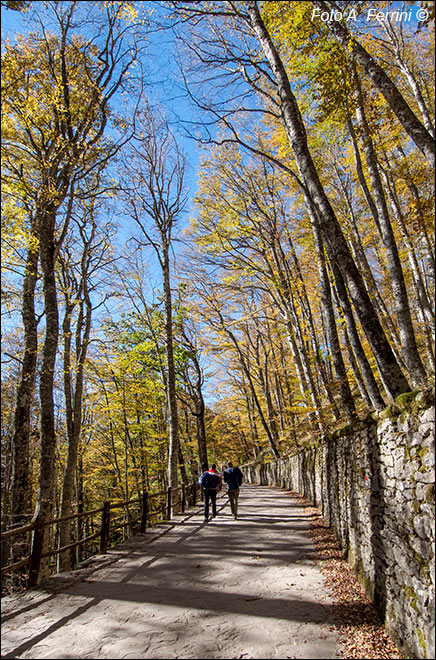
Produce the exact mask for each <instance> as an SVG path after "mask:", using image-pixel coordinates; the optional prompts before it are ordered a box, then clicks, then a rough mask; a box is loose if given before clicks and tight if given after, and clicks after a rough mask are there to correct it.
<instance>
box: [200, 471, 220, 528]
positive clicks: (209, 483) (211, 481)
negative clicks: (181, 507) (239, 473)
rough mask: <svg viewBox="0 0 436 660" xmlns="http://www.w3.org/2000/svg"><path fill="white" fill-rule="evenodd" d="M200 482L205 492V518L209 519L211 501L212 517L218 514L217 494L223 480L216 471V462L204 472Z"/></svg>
mask: <svg viewBox="0 0 436 660" xmlns="http://www.w3.org/2000/svg"><path fill="white" fill-rule="evenodd" d="M198 483H199V484H200V486H202V487H203V493H204V520H205V521H206V522H207V521H208V520H209V502H211V503H212V518H215V516H216V494H217V491H218V490H220V488H221V484H222V480H221V476H220V475H219V474H218V472H217V471H216V465H215V463H212V465H211V466H210V469H209V470H206V472H203V474H202V475H201V476H200V478H199V480H198Z"/></svg>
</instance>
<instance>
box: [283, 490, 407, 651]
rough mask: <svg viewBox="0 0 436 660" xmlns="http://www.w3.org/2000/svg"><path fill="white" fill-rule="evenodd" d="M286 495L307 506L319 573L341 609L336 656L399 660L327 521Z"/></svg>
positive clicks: (314, 509) (394, 647)
mask: <svg viewBox="0 0 436 660" xmlns="http://www.w3.org/2000/svg"><path fill="white" fill-rule="evenodd" d="M289 494H290V495H292V497H295V498H296V499H298V500H299V501H300V502H301V503H302V504H304V505H305V507H306V513H307V514H308V515H309V518H310V530H309V531H310V536H311V538H312V542H313V544H314V545H315V547H316V550H317V552H318V555H319V556H320V558H321V559H322V560H323V561H322V565H321V566H320V571H321V573H322V574H323V576H324V579H325V583H326V587H327V590H328V592H329V594H330V596H331V597H332V598H333V599H334V601H335V602H336V605H338V606H340V607H341V609H342V610H343V612H342V614H341V616H340V620H341V621H340V623H339V624H337V625H336V628H337V629H339V639H340V643H341V646H342V650H341V651H340V652H339V653H338V657H339V658H347V659H349V660H355V659H358V658H360V659H365V660H376V659H379V660H391V659H399V660H402V659H403V658H404V657H405V656H403V655H402V654H401V653H400V651H399V650H398V648H397V647H396V646H395V644H394V642H393V641H392V639H391V638H390V636H389V634H388V632H387V631H386V629H385V627H384V624H383V621H382V619H381V617H380V615H379V614H378V612H377V610H376V609H375V606H374V604H373V603H372V601H371V599H370V598H368V596H367V595H366V593H365V590H364V588H363V586H362V584H361V583H360V581H359V579H358V578H357V576H356V575H355V574H354V573H353V570H352V568H351V566H350V565H349V564H348V562H347V561H346V559H345V558H344V555H343V552H342V550H341V548H340V545H339V542H338V541H337V539H336V537H335V536H334V534H333V532H332V530H331V528H330V526H329V524H328V523H327V521H326V520H325V519H324V518H323V517H322V515H321V513H320V511H319V510H318V509H316V508H315V507H314V506H313V504H311V502H310V501H309V500H308V499H306V498H304V497H303V496H302V495H300V494H299V493H295V492H289Z"/></svg>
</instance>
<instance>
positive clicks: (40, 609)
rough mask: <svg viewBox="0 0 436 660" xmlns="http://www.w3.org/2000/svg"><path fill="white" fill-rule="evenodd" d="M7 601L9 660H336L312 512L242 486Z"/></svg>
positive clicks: (284, 497) (273, 493) (331, 605)
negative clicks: (234, 512)
mask: <svg viewBox="0 0 436 660" xmlns="http://www.w3.org/2000/svg"><path fill="white" fill-rule="evenodd" d="M239 510H240V516H239V517H238V519H237V520H234V519H233V517H232V516H231V513H230V507H229V505H228V501H227V497H226V496H225V495H222V497H220V498H219V499H218V516H217V517H216V518H215V519H214V520H212V521H210V522H209V523H205V522H204V521H203V515H202V509H201V506H197V507H195V508H193V509H190V510H189V511H187V512H186V513H185V514H183V515H179V516H176V517H175V518H174V519H173V520H171V521H169V522H166V523H162V524H160V525H158V526H156V527H153V528H152V529H148V530H147V531H146V533H145V534H142V535H138V536H135V537H133V538H131V539H128V540H127V541H124V542H123V543H120V544H118V545H117V546H116V547H114V548H113V549H111V550H109V551H108V553H107V554H105V555H98V556H97V557H94V558H93V559H91V560H89V561H88V562H86V563H85V564H84V565H82V566H81V567H79V568H78V569H77V570H74V571H71V572H68V573H61V574H59V575H57V576H54V577H52V578H50V579H49V580H46V581H45V582H44V583H42V584H41V585H39V587H38V588H37V589H34V590H31V591H28V592H23V593H21V594H17V595H13V596H7V597H5V598H3V599H2V658H5V659H6V658H35V659H36V658H92V659H97V658H105V659H112V658H132V659H133V658H135V659H140V658H154V659H157V658H167V659H170V658H187V659H200V658H205V659H206V658H244V659H250V658H263V659H266V658H313V659H315V658H336V657H340V656H341V654H342V650H341V643H340V641H339V626H340V621H341V617H342V615H343V608H344V607H345V606H344V605H343V604H342V605H338V604H336V602H335V601H333V600H332V597H331V596H330V595H329V592H328V589H327V587H326V583H325V578H324V576H323V574H322V572H321V570H320V567H321V561H320V559H319V556H318V555H317V551H316V549H315V546H314V545H313V543H312V540H311V537H310V535H309V528H310V520H311V516H310V514H309V512H308V509H307V504H305V503H304V502H303V501H301V500H299V499H298V498H296V497H292V496H291V495H290V494H289V493H287V492H285V491H283V490H281V489H277V488H271V487H266V486H253V485H244V486H243V487H242V489H241V495H240V505H239Z"/></svg>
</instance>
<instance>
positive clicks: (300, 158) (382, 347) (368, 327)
mask: <svg viewBox="0 0 436 660" xmlns="http://www.w3.org/2000/svg"><path fill="white" fill-rule="evenodd" d="M247 11H248V14H249V16H250V18H251V21H252V26H253V29H254V30H255V32H256V34H257V36H258V38H259V41H260V43H261V45H262V48H263V51H264V53H265V56H266V58H267V59H268V62H269V64H270V67H271V69H272V72H273V74H274V77H275V80H276V82H277V87H278V93H279V95H280V99H281V114H282V122H283V126H284V128H285V130H286V133H287V137H288V140H289V143H290V146H291V148H292V151H293V153H294V157H295V160H296V163H297V167H298V170H299V174H300V178H301V179H302V181H303V184H304V186H305V187H306V194H307V196H308V197H310V199H311V200H313V203H314V205H315V207H316V209H317V211H318V213H317V220H318V222H319V225H320V229H321V232H322V235H323V242H324V244H325V245H326V248H327V252H328V255H329V258H330V260H331V261H332V262H334V263H336V264H338V266H339V268H340V269H341V272H342V274H343V277H344V280H345V282H346V284H347V287H348V291H349V293H350V296H351V298H352V300H353V303H354V306H355V308H356V311H357V314H358V317H359V320H360V322H361V324H362V327H363V328H364V331H365V334H366V336H367V338H368V341H369V343H370V346H371V349H372V352H373V354H374V357H375V359H376V362H377V366H378V369H379V372H380V377H381V378H382V381H383V385H384V387H385V389H386V391H387V392H388V393H389V395H390V396H391V397H392V398H395V397H396V396H398V395H399V394H402V393H404V392H407V391H409V390H410V386H409V383H408V382H407V379H406V378H405V376H404V375H403V373H402V371H401V369H400V367H399V365H398V364H397V361H396V359H395V356H394V354H393V352H392V348H391V346H390V344H389V342H388V341H387V339H386V336H385V334H384V332H383V329H382V327H381V325H380V322H379V319H378V317H377V315H376V313H375V310H374V307H373V305H372V302H371V300H370V298H369V296H368V293H367V291H366V289H365V286H364V282H363V279H362V276H361V274H360V273H359V271H358V269H357V267H356V264H355V263H354V260H353V258H352V256H351V254H350V251H349V248H348V245H347V243H346V240H345V238H344V236H343V234H342V230H341V228H340V226H339V223H338V221H337V218H336V216H335V213H334V211H333V208H332V206H331V204H330V202H329V200H328V198H327V196H326V193H325V191H324V188H323V186H322V184H321V181H320V179H319V176H318V173H317V171H316V168H315V165H314V163H313V160H312V157H311V155H310V152H309V149H308V145H307V136H306V131H305V128H304V124H303V120H302V117H301V114H300V111H299V108H298V105H297V102H296V99H295V97H294V94H293V93H292V89H291V85H290V83H289V79H288V77H287V74H286V71H285V68H284V66H283V63H282V61H281V60H280V57H279V55H278V53H277V50H276V49H275V47H274V44H273V43H272V40H271V37H270V35H269V33H268V32H267V29H266V27H265V25H264V23H263V20H262V18H261V16H260V13H259V9H258V7H257V3H256V2H252V1H250V2H248V3H247ZM424 130H425V129H424Z"/></svg>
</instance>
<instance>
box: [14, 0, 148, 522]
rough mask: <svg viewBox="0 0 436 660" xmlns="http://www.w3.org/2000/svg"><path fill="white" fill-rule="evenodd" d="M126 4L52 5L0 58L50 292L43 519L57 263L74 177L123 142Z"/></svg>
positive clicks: (131, 54)
mask: <svg viewBox="0 0 436 660" xmlns="http://www.w3.org/2000/svg"><path fill="white" fill-rule="evenodd" d="M123 4H124V3H119V2H107V3H104V5H102V6H101V7H100V8H99V9H96V12H95V13H93V14H92V15H91V16H90V15H89V14H88V15H87V17H84V15H83V5H81V3H76V2H71V3H57V2H53V3H47V5H46V6H45V7H44V9H45V10H46V11H47V13H45V14H44V20H43V19H42V18H41V22H44V28H41V32H40V33H39V34H36V35H32V37H29V38H28V39H27V40H26V41H25V40H19V41H18V42H17V44H16V45H14V46H10V45H6V47H5V51H4V55H3V58H2V61H3V63H4V65H5V66H4V68H3V67H2V74H3V71H5V73H6V75H7V79H6V81H5V84H6V85H7V97H6V101H5V104H6V109H7V112H8V114H9V117H10V120H11V121H14V122H15V124H16V138H15V141H14V144H13V149H14V151H15V154H16V162H15V172H16V177H17V181H20V190H21V191H22V193H21V194H22V195H23V196H25V197H26V198H27V199H29V198H32V203H33V218H34V225H35V228H36V235H37V240H38V246H39V259H40V266H41V277H42V283H43V293H44V318H45V334H44V343H43V351H42V365H41V374H40V379H39V396H40V411H41V423H40V433H41V438H40V468H39V479H38V495H37V502H36V512H35V515H36V517H37V518H38V520H39V521H40V522H41V524H42V523H43V521H45V520H47V518H49V517H50V515H51V511H52V505H53V496H54V490H53V489H54V460H55V447H56V434H55V424H54V407H53V375H54V368H55V360H56V353H57V347H58V336H59V317H58V301H57V287H56V278H55V267H56V260H57V255H58V253H59V249H60V246H61V244H62V241H63V239H64V237H65V235H66V233H67V231H68V225H69V222H70V219H71V212H72V207H73V202H74V189H75V186H76V185H77V182H78V181H80V179H82V178H84V177H86V176H87V175H88V174H89V173H90V172H92V171H93V169H94V168H95V167H96V166H97V165H100V164H101V162H102V161H107V160H108V159H109V158H110V156H111V155H113V154H114V153H115V152H116V150H117V148H118V147H119V143H118V144H115V143H114V142H113V141H112V142H108V141H106V142H105V141H104V140H103V138H104V135H105V130H106V128H107V124H108V121H109V117H110V109H109V102H110V100H111V98H112V97H113V95H114V94H115V93H116V92H117V91H118V90H119V89H120V88H121V87H122V86H123V85H124V84H127V83H128V78H127V77H126V76H127V72H128V70H129V68H130V67H131V65H132V63H133V62H134V61H135V58H136V56H137V52H138V49H137V48H136V47H135V44H134V41H133V40H130V43H129V29H128V28H126V25H125V9H123ZM36 12H37V14H38V8H36ZM79 19H85V20H88V25H90V24H91V22H92V23H93V24H94V27H95V24H96V23H97V24H98V23H99V21H100V23H99V25H100V34H99V37H98V38H97V39H96V38H95V36H92V37H90V38H88V40H87V39H86V38H84V37H83V36H78V35H77V34H76V32H75V25H76V21H78V20H79ZM82 27H83V24H82ZM48 29H52V30H53V32H48ZM122 139H123V138H121V140H122ZM23 184H24V185H23Z"/></svg>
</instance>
